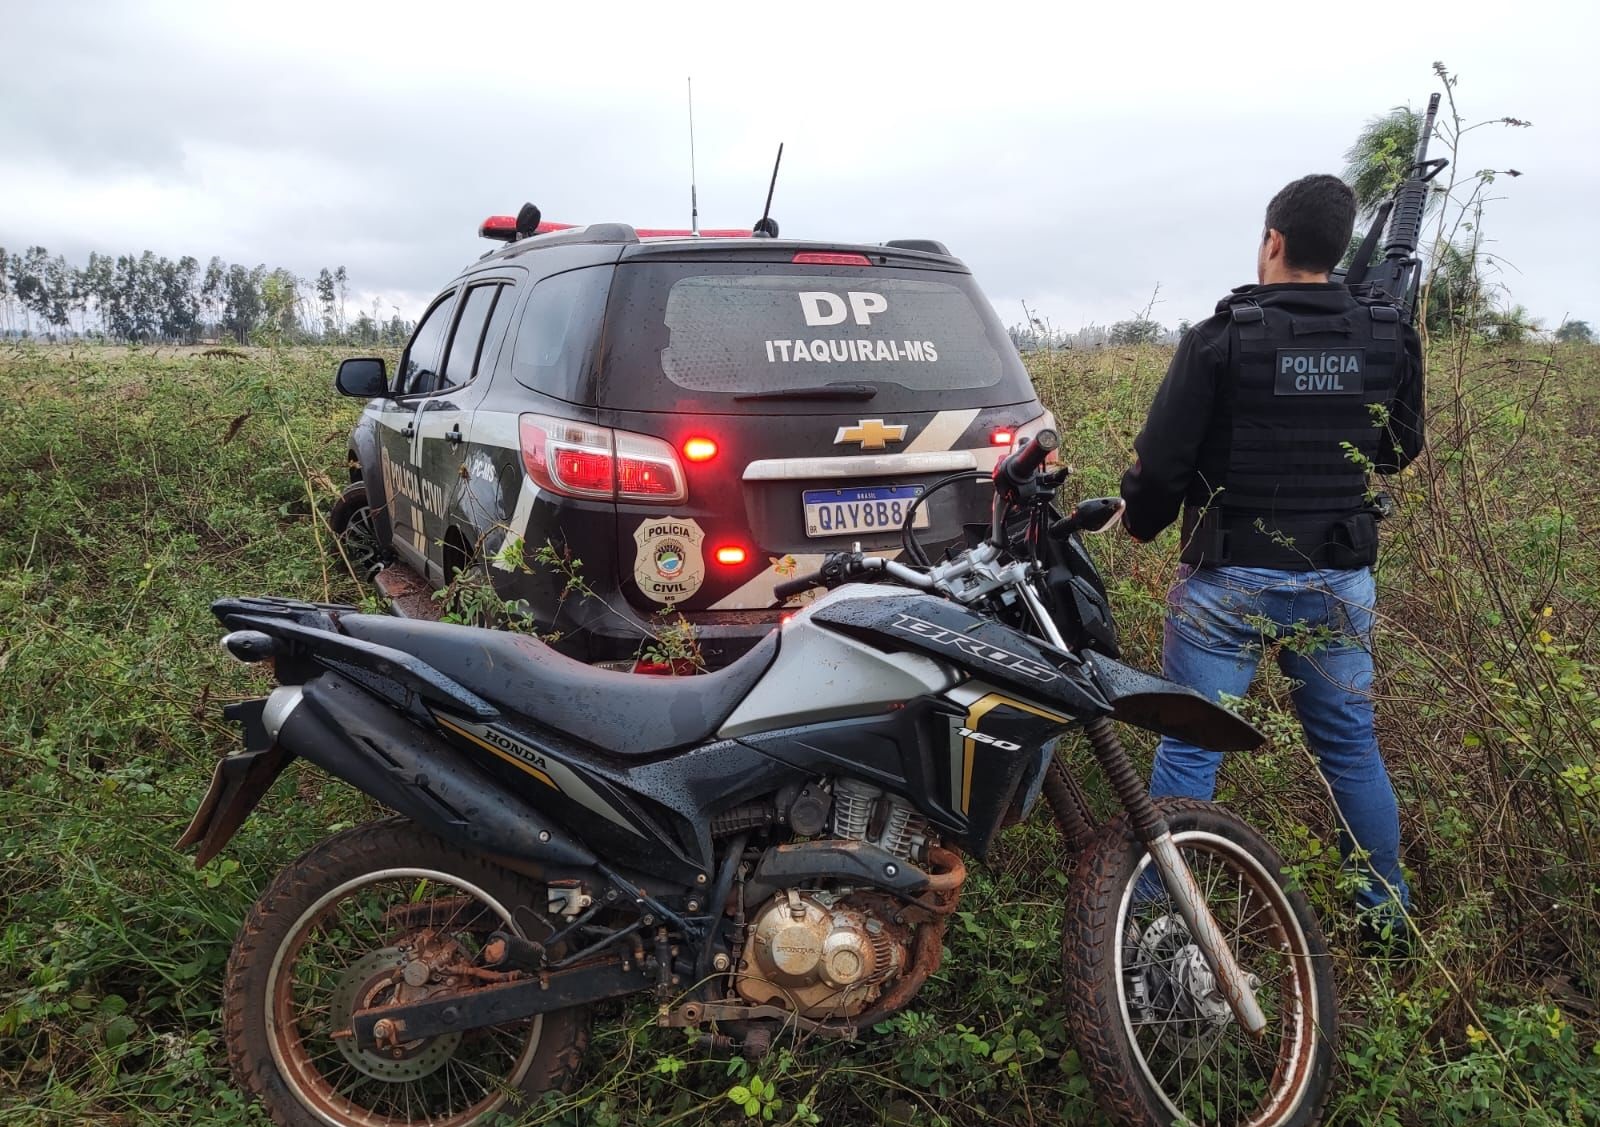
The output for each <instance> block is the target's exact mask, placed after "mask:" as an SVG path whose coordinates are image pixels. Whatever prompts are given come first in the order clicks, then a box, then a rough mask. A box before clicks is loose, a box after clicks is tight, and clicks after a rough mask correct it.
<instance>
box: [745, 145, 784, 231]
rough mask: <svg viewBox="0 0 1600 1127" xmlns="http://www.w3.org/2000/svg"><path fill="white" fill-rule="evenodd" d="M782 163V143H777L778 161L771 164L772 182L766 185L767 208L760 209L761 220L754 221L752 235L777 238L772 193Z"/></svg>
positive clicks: (776, 185)
mask: <svg viewBox="0 0 1600 1127" xmlns="http://www.w3.org/2000/svg"><path fill="white" fill-rule="evenodd" d="M782 163H783V142H782V141H779V142H778V159H777V160H775V161H773V162H772V181H771V183H769V184H768V185H767V206H766V207H764V208H762V209H761V218H760V219H758V220H757V221H756V225H755V229H754V230H752V231H751V234H753V235H760V236H762V237H763V238H767V239H776V238H777V237H778V221H777V220H776V219H774V218H772V193H773V191H774V190H775V189H776V188H777V187H778V166H779V165H781V164H782Z"/></svg>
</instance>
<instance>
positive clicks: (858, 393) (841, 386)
mask: <svg viewBox="0 0 1600 1127" xmlns="http://www.w3.org/2000/svg"><path fill="white" fill-rule="evenodd" d="M877 394H878V389H877V387H876V386H875V385H874V384H869V383H825V384H818V385H816V386H815V387H777V388H773V389H772V390H771V391H747V392H744V393H743V394H742V395H735V396H734V398H735V399H739V400H745V399H860V400H866V399H871V398H872V397H873V396H875V395H877Z"/></svg>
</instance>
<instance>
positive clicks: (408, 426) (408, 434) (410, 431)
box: [400, 423, 417, 438]
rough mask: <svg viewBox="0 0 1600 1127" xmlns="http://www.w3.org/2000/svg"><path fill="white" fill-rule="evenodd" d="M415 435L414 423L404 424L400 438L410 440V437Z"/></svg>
mask: <svg viewBox="0 0 1600 1127" xmlns="http://www.w3.org/2000/svg"><path fill="white" fill-rule="evenodd" d="M416 433H417V425H416V424H415V423H407V424H406V429H405V430H403V431H401V432H400V437H401V438H410V437H411V436H412V435H414V434H416Z"/></svg>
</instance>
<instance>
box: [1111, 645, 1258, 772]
mask: <svg viewBox="0 0 1600 1127" xmlns="http://www.w3.org/2000/svg"><path fill="white" fill-rule="evenodd" d="M1084 662H1085V664H1086V665H1087V666H1088V667H1089V669H1090V671H1091V673H1092V675H1093V677H1094V680H1095V683H1096V684H1097V685H1099V686H1100V691H1101V693H1102V694H1103V695H1104V696H1105V698H1106V700H1107V701H1109V702H1110V704H1111V718H1112V719H1113V720H1118V721H1121V722H1122V723H1124V724H1132V725H1133V726H1134V727H1135V728H1143V729H1145V730H1146V731H1149V732H1155V733H1157V734H1158V735H1163V736H1171V737H1173V738H1174V739H1179V740H1183V741H1184V742H1185V743H1191V744H1194V745H1195V746H1197V747H1205V748H1210V749H1211V750H1213V751H1251V750H1254V749H1255V748H1258V747H1260V746H1261V745H1262V744H1263V743H1265V742H1266V737H1265V736H1264V735H1262V734H1261V732H1260V731H1259V730H1257V729H1256V728H1255V726H1254V725H1252V724H1250V723H1249V722H1247V721H1245V720H1243V719H1241V718H1240V717H1238V716H1236V715H1234V714H1233V713H1232V712H1230V711H1228V710H1227V709H1226V708H1223V707H1222V706H1221V705H1219V704H1213V703H1212V702H1211V701H1209V700H1207V699H1206V698H1205V697H1203V696H1201V695H1200V694H1199V693H1197V692H1195V691H1194V690H1193V689H1191V688H1188V687H1187V686H1184V685H1180V684H1178V683H1177V682H1176V681H1168V680H1167V679H1166V678H1164V677H1157V676H1155V675H1154V674H1152V673H1145V672H1143V671H1142V670H1138V669H1134V668H1133V667H1132V666H1129V665H1124V664H1122V663H1121V662H1120V661H1114V660H1112V659H1111V658H1109V657H1106V656H1105V655H1103V654H1097V653H1085V654H1084Z"/></svg>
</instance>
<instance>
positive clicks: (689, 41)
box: [0, 0, 1600, 328]
mask: <svg viewBox="0 0 1600 1127" xmlns="http://www.w3.org/2000/svg"><path fill="white" fill-rule="evenodd" d="M1597 13H1600V4H1596V3H1594V2H1592V0H1582V2H1579V0H1572V2H1569V3H1565V4H1561V3H1546V2H1525V3H1521V4H1518V5H1507V4H1505V3H1504V2H1503V0H1500V2H1497V3H1493V4H1477V3H1452V4H1449V5H1442V4H1441V5H1432V6H1423V5H1381V6H1376V5H1370V4H1348V5H1332V4H1289V3H1265V2H1263V3H1255V4H1231V5H1227V4H1224V5H1217V4H1198V3H1183V4H1170V5H1167V4H1151V3H1145V4H1138V3H1132V4H1130V3H1114V4H1096V5H1078V4H1049V5H1045V4H1040V5H1036V6H1028V7H1024V6H1009V5H1006V4H1001V3H994V2H990V3H984V4H963V5H960V6H951V7H948V8H946V7H942V6H937V5H934V4H929V3H921V4H908V5H887V4H885V5H867V4H856V3H840V2H837V0H836V2H833V3H827V2H824V0H810V2H808V3H805V4H797V5H792V6H791V5H783V4H772V3H769V4H734V5H728V6H712V5H696V6H691V5H687V4H662V3H653V4H648V5H640V6H637V7H626V6H621V5H608V4H604V3H598V2H593V0H591V2H589V3H572V4H550V3H545V4H539V3H529V2H524V3H519V4H475V3H467V2H460V0H458V2H455V3H446V4H439V3H434V4H429V5H427V6H426V7H417V8H412V7H410V6H408V5H405V4H399V3H386V4H381V5H376V4H375V5H371V6H365V5H358V4H354V3H345V2H342V0H320V2H318V3H314V4H306V3H300V2H298V0H294V2H289V0H274V2H273V3H271V4H250V5H243V4H238V5H231V4H219V3H209V4H196V5H188V4H180V3H166V4H150V5H146V4H136V3H117V4H109V3H108V4H92V3H71V2H67V0H62V2H58V3H50V4H45V3H32V2H27V0H0V31H3V33H4V43H5V49H4V63H3V65H0V245H3V246H6V247H8V248H12V249H16V248H19V247H21V246H25V245H31V244H35V243H39V244H43V245H45V246H46V247H48V248H49V249H50V250H51V251H52V252H64V253H65V254H67V256H68V257H69V258H71V259H73V260H75V261H78V262H81V261H82V260H83V258H85V257H86V256H87V254H88V252H89V251H90V250H101V251H109V252H114V253H125V252H129V251H134V252H137V251H140V250H144V249H146V248H149V249H151V250H154V251H156V252H157V253H159V254H165V255H168V256H171V257H176V256H178V255H181V254H193V255H195V256H197V257H200V258H201V259H202V260H204V258H205V257H207V256H209V255H212V254H218V255H221V256H223V257H224V258H225V259H227V260H229V261H235V262H243V263H247V264H254V263H257V262H263V263H266V264H267V265H269V266H276V265H282V266H287V267H289V268H290V269H292V270H294V271H296V272H298V273H301V274H306V275H313V274H314V273H315V272H316V270H317V269H318V268H320V267H322V266H324V265H326V266H335V265H339V264H341V263H342V264H344V265H345V266H347V267H348V268H349V270H350V274H351V281H352V285H353V286H354V287H355V289H357V290H358V291H361V292H363V293H366V294H368V295H371V294H372V293H373V292H374V291H381V293H382V294H383V298H382V300H383V301H384V303H385V304H386V305H387V304H389V303H393V304H395V305H398V306H399V307H400V309H401V310H402V311H403V312H404V313H406V314H407V315H408V316H415V315H416V314H417V313H418V312H419V311H420V308H421V306H422V305H423V304H424V303H425V302H426V300H427V298H428V296H430V295H431V294H432V293H433V292H434V291H435V290H436V289H437V288H439V287H440V286H441V285H442V284H443V283H444V282H445V281H447V280H448V279H449V278H450V277H451V275H453V274H454V273H455V272H456V271H457V270H458V269H459V268H460V267H461V266H462V265H464V264H465V263H466V262H468V261H470V260H471V259H472V258H474V257H476V256H477V255H478V254H479V253H481V252H482V251H483V250H484V249H485V247H486V246H487V244H485V243H483V242H481V241H480V240H479V239H478V238H477V237H476V233H477V226H478V223H479V222H480V221H481V220H482V219H483V217H484V216H486V215H488V214H491V213H496V212H514V211H515V210H516V208H517V206H518V205H520V204H521V203H522V202H523V201H524V200H533V201H534V202H536V203H538V204H539V206H540V207H541V208H543V209H544V213H545V215H546V217H547V218H550V219H558V220H564V221H567V222H577V223H582V222H592V221H602V220H621V221H624V222H631V223H634V224H636V225H640V226H666V225H671V226H684V225H687V221H688V212H689V153H688V129H687V122H686V116H685V89H684V79H685V77H686V76H688V75H693V77H694V92H695V126H696V141H697V149H698V164H699V188H700V218H701V222H702V224H703V225H713V226H715V225H737V226H748V225H749V224H750V222H751V221H752V220H754V219H755V218H756V217H757V216H758V215H759V214H760V208H761V203H762V198H763V195H764V193H765V190H766V179H767V176H768V173H769V171H770V168H771V163H772V157H773V153H774V150H775V149H776V147H777V143H778V142H779V141H783V142H785V143H786V145H787V148H786V150H785V155H784V166H783V172H782V175H781V176H780V178H779V182H778V188H777V196H776V199H775V201H774V204H773V213H774V215H775V216H776V217H777V218H778V219H779V221H780V222H781V224H782V227H783V233H784V234H785V235H792V236H795V237H801V238H819V239H841V240H851V241H861V242H881V241H883V240H885V239H891V238H904V237H927V238H936V239H940V240H943V241H944V242H946V243H947V244H948V245H949V246H950V248H951V250H952V251H953V252H954V253H955V254H957V255H959V256H960V257H962V258H964V259H965V260H966V261H967V262H968V264H969V265H971V266H972V268H973V270H974V271H975V272H976V274H977V276H978V279H979V281H980V283H981V284H982V285H983V286H984V288H985V289H986V290H987V292H988V293H989V295H990V297H991V299H992V300H993V301H994V303H995V305H996V307H997V308H998V310H999V311H1000V314H1001V316H1002V318H1003V319H1004V320H1005V321H1006V322H1007V323H1010V322H1013V321H1018V320H1020V319H1021V306H1020V302H1021V301H1023V300H1026V301H1027V302H1028V303H1029V304H1030V305H1032V306H1037V307H1038V308H1039V309H1040V310H1041V311H1042V312H1043V313H1044V314H1045V315H1047V316H1048V317H1049V318H1050V319H1051V320H1052V321H1053V322H1054V323H1055V324H1056V325H1057V326H1058V327H1065V328H1077V327H1079V326H1080V325H1083V324H1086V323H1089V322H1093V321H1098V322H1101V323H1106V322H1109V321H1113V320H1117V319H1120V318H1123V317H1127V316H1129V315H1131V314H1132V313H1133V312H1134V311H1136V310H1139V309H1142V308H1143V307H1144V306H1145V304H1146V303H1147V302H1148V301H1149V299H1150V295H1151V292H1152V290H1153V289H1154V287H1155V286H1156V284H1157V283H1159V284H1160V287H1161V293H1160V300H1159V304H1158V305H1157V306H1156V307H1155V311H1154V316H1155V317H1156V318H1157V319H1158V320H1161V321H1163V322H1165V323H1166V324H1168V325H1172V324H1175V323H1176V322H1177V321H1178V320H1179V319H1181V318H1190V319H1198V318H1199V317H1201V316H1203V315H1204V314H1205V313H1207V312H1209V310H1210V308H1211V306H1212V304H1213V303H1214V302H1215V300H1216V299H1217V297H1219V296H1220V295H1221V294H1222V293H1223V292H1225V291H1226V290H1227V289H1229V288H1230V287H1232V286H1234V285H1237V284H1239V283H1242V282H1246V281H1253V280H1254V277H1253V272H1254V263H1255V242H1256V238H1257V236H1258V234H1259V231H1260V225H1261V216H1262V211H1263V209H1264V206H1265V203H1266V201H1267V199H1268V198H1269V197H1270V196H1271V195H1272V193H1273V192H1274V191H1275V190H1276V189H1277V188H1279V187H1280V186H1282V185H1283V184H1284V183H1285V182H1287V181H1288V180H1290V179H1293V178H1294V177H1296V176H1299V175H1302V174H1303V173H1306V172H1310V171H1335V172H1336V171H1338V170H1339V169H1340V167H1341V166H1342V163H1343V153H1344V150H1345V149H1346V148H1347V147H1348V145H1349V144H1350V141H1351V140H1352V139H1353V137H1354V136H1355V134H1356V132H1357V130H1358V129H1359V128H1360V126H1361V124H1362V122H1363V121H1364V120H1365V119H1366V118H1367V117H1369V116H1371V115H1373V114H1376V113H1380V112H1382V111H1383V110H1385V109H1387V108H1388V107H1390V106H1392V105H1395V104H1398V103H1402V102H1410V103H1411V104H1413V105H1416V106H1420V105H1422V104H1423V103H1424V102H1425V101H1426V98H1427V95H1428V93H1429V92H1430V91H1432V90H1435V89H1438V84H1437V81H1436V80H1435V79H1434V77H1433V75H1432V73H1431V64H1432V63H1433V61H1434V60H1435V59H1440V60H1443V61H1444V62H1445V63H1447V64H1448V65H1449V66H1450V67H1451V69H1452V70H1454V71H1456V72H1457V73H1459V75H1460V84H1459V86H1458V87H1457V96H1458V100H1459V102H1460V103H1461V105H1462V108H1463V112H1464V114H1465V116H1466V117H1467V118H1468V119H1470V120H1474V121H1476V120H1481V119H1486V118H1495V117H1500V116H1503V115H1508V114H1509V115H1513V116H1516V117H1519V118H1524V119H1527V120H1529V121H1532V122H1533V123H1534V128H1532V129H1525V130H1524V129H1516V130H1513V129H1506V128H1504V127H1499V126H1491V127H1487V128H1484V129H1480V130H1478V131H1476V132H1474V133H1471V134H1469V135H1468V138H1467V144H1468V146H1469V148H1468V149H1467V150H1466V151H1465V152H1464V154H1463V159H1462V162H1461V163H1462V164H1463V165H1464V166H1465V167H1466V168H1468V169H1472V170H1476V169H1479V168H1497V169H1505V168H1516V169H1519V170H1520V171H1522V172H1523V173H1524V175H1523V176H1522V177H1520V178H1518V179H1514V180H1513V179H1502V180H1501V181H1500V182H1499V184H1498V185H1497V191H1496V194H1497V195H1501V196H1503V197H1504V198H1503V199H1502V200H1500V201H1499V202H1496V203H1494V204H1493V205H1492V207H1491V210H1490V213H1489V215H1488V217H1487V220H1486V223H1485V229H1486V230H1487V231H1488V233H1489V234H1490V236H1491V237H1492V238H1493V239H1494V240H1495V242H1494V247H1493V249H1494V250H1495V252H1496V253H1497V254H1499V255H1501V256H1502V257H1503V258H1504V259H1505V260H1506V262H1507V263H1509V264H1510V265H1509V266H1508V267H1507V268H1506V271H1505V273H1504V274H1503V276H1502V278H1501V280H1502V281H1503V282H1504V283H1505V285H1506V286H1507V287H1508V288H1509V289H1510V291H1511V294H1512V297H1513V298H1514V300H1516V301H1518V302H1521V303H1522V304H1524V305H1527V306H1528V307H1529V308H1530V309H1531V310H1532V311H1533V312H1534V314H1535V315H1537V316H1539V317H1542V318H1544V319H1545V320H1546V322H1547V323H1549V324H1550V325H1551V326H1552V327H1553V326H1554V324H1556V323H1558V322H1559V321H1560V320H1561V319H1562V317H1563V316H1564V315H1565V316H1570V317H1573V318H1586V319H1588V320H1590V321H1592V322H1594V323H1596V324H1597V325H1600V263H1597V258H1600V224H1597V222H1596V218H1595V206H1596V201H1600V125H1597V119H1596V110H1597V108H1600V67H1597V66H1596V65H1595V61H1594V60H1595V53H1596V50H1597V49H1600V15H1597ZM1391 19H1393V20H1398V21H1399V22H1398V23H1390V22H1389V21H1390V20H1391ZM385 312H386V313H387V312H388V310H387V309H385Z"/></svg>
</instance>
